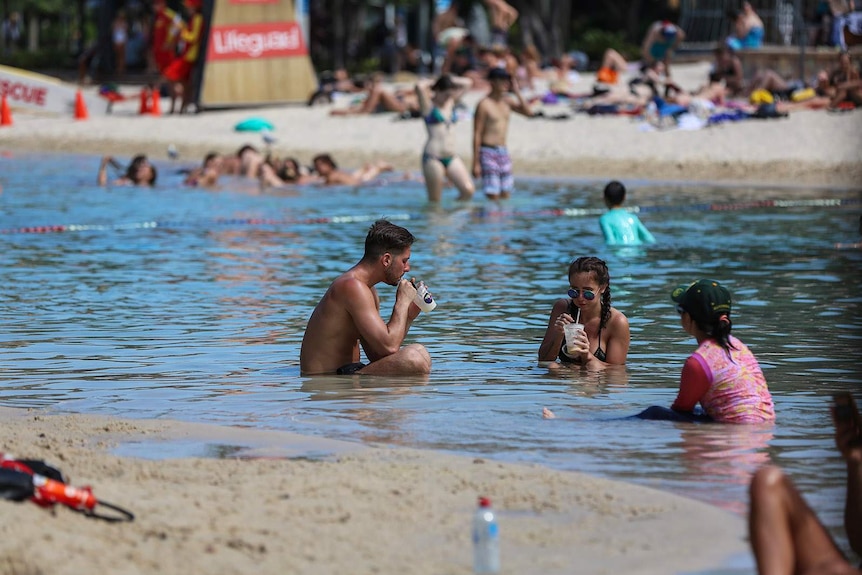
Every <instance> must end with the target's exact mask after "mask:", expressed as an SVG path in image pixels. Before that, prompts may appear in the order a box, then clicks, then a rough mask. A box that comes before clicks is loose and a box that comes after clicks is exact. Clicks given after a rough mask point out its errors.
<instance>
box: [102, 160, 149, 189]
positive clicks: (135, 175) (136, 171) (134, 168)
mask: <svg viewBox="0 0 862 575" xmlns="http://www.w3.org/2000/svg"><path fill="white" fill-rule="evenodd" d="M108 166H111V167H113V168H114V169H116V170H121V169H122V166H121V165H120V163H119V162H118V161H117V160H115V159H114V157H113V156H103V157H102V162H101V164H99V174H98V176H97V177H96V180H97V181H98V183H99V185H100V186H107V185H108ZM157 177H158V171H157V170H156V167H155V166H153V165H152V164H151V163H150V161H149V160H148V159H147V156H145V155H144V154H139V155H137V156H135V157H134V158H132V161H131V163H130V164H129V167H128V168H126V171H125V173H124V174H123V175H122V176H120V177H118V178H116V179H115V180H113V181H112V182H111V185H113V186H155V185H156V178H157Z"/></svg>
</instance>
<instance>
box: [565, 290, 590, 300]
mask: <svg viewBox="0 0 862 575" xmlns="http://www.w3.org/2000/svg"><path fill="white" fill-rule="evenodd" d="M583 294H584V299H585V300H587V301H593V300H594V299H596V292H594V291H593V290H590V289H585V290H584V291H583ZM580 295H581V290H579V289H575V288H571V289H570V290H569V297H570V298H572V299H578V297H580Z"/></svg>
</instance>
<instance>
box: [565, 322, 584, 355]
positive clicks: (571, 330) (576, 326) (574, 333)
mask: <svg viewBox="0 0 862 575" xmlns="http://www.w3.org/2000/svg"><path fill="white" fill-rule="evenodd" d="M563 331H564V332H565V334H566V351H567V352H568V353H576V351H575V340H576V339H577V337H578V332H579V331H584V324H582V323H567V324H566V325H564V326H563Z"/></svg>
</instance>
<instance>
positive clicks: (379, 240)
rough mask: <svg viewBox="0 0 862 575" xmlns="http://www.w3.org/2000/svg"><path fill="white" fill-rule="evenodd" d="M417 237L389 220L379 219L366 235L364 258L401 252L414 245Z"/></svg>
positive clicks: (374, 257)
mask: <svg viewBox="0 0 862 575" xmlns="http://www.w3.org/2000/svg"><path fill="white" fill-rule="evenodd" d="M415 241H416V238H415V237H413V234H411V233H410V232H409V231H407V230H406V229H405V228H402V227H401V226H397V225H395V224H393V223H392V222H390V221H388V220H377V221H376V222H374V223H373V224H372V225H371V228H369V230H368V235H367V236H365V255H364V256H363V257H362V259H366V260H367V259H372V260H374V259H377V258H379V257H380V256H382V255H383V254H385V253H387V252H388V253H390V254H400V253H403V252H404V250H406V249H407V248H409V247H410V246H412V245H413V242H415Z"/></svg>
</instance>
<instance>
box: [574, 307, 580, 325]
mask: <svg viewBox="0 0 862 575" xmlns="http://www.w3.org/2000/svg"><path fill="white" fill-rule="evenodd" d="M575 323H581V308H578V317H577V318H575Z"/></svg>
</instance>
